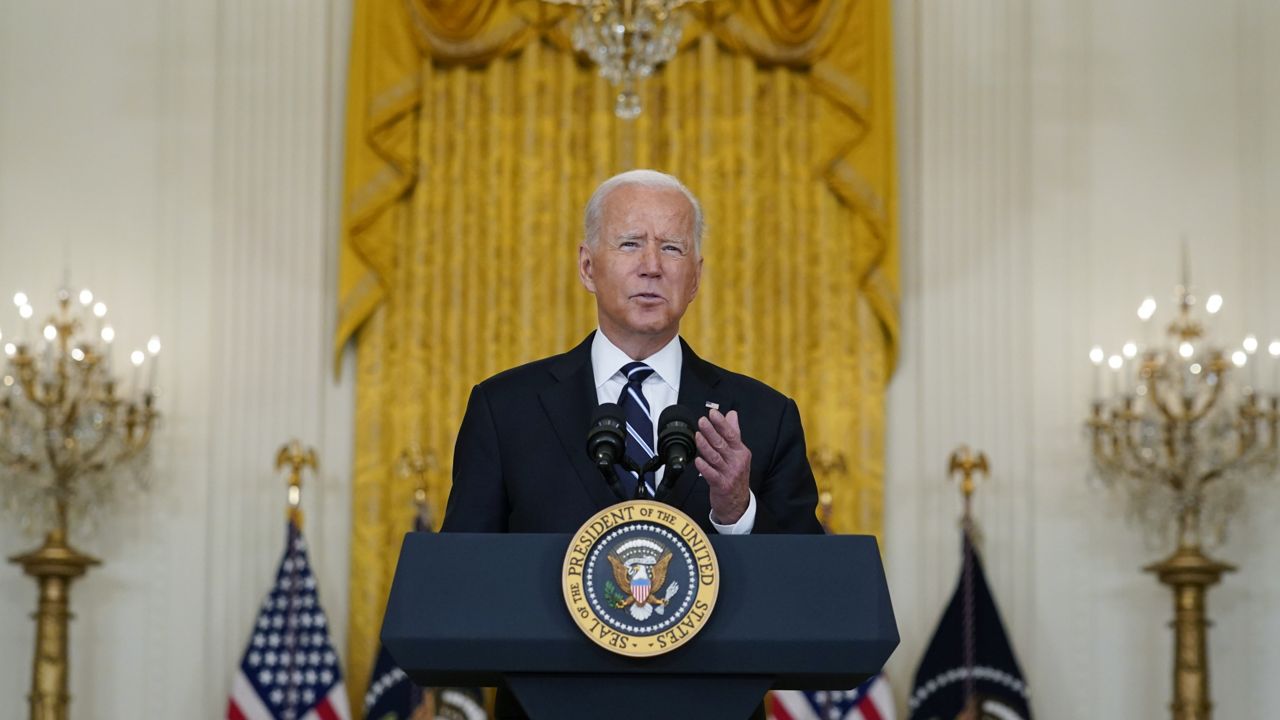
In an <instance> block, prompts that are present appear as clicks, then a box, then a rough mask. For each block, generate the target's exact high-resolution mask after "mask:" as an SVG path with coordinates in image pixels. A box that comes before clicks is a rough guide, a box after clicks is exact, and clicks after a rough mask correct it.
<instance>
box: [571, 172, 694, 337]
mask: <svg viewBox="0 0 1280 720" xmlns="http://www.w3.org/2000/svg"><path fill="white" fill-rule="evenodd" d="M601 215H602V222H601V227H600V237H598V238H597V239H596V242H595V243H594V244H590V243H588V244H584V245H583V246H582V247H580V248H579V249H578V274H579V276H580V277H581V278H582V284H583V285H585V286H586V288H587V290H589V291H590V292H591V293H592V294H594V295H595V296H596V310H597V313H598V315H599V318H600V328H601V329H602V330H604V332H605V335H607V336H608V337H609V339H610V340H612V341H613V342H614V343H615V344H618V345H619V347H621V348H622V349H623V350H629V348H628V346H631V347H635V348H645V349H648V350H649V351H650V352H652V351H656V350H658V349H660V348H661V346H662V345H664V344H666V343H667V342H668V341H670V340H671V338H672V337H675V334H676V332H678V331H679V329H680V318H681V317H683V316H684V311H685V309H686V308H688V307H689V303H690V302H691V301H692V300H693V296H694V295H696V294H697V292H698V281H699V279H700V278H701V277H702V258H701V257H700V256H699V255H698V253H697V252H696V251H695V250H694V243H693V207H692V206H691V205H690V204H689V201H688V200H687V199H686V198H685V197H684V195H683V194H681V193H680V192H679V191H678V190H672V189H667V188H650V187H644V186H642V185H623V186H622V187H619V188H617V189H615V190H614V191H613V192H611V193H610V194H609V195H608V196H607V197H606V198H605V201H604V205H603V207H602V213H601Z"/></svg>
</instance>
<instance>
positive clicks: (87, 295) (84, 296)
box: [80, 288, 93, 307]
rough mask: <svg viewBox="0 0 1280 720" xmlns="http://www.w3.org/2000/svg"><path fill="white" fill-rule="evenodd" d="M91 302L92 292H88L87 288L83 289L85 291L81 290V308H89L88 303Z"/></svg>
mask: <svg viewBox="0 0 1280 720" xmlns="http://www.w3.org/2000/svg"><path fill="white" fill-rule="evenodd" d="M91 302H93V291H92V290H90V289H89V288H85V289H83V290H81V291H80V305H81V306H83V307H88V306H89V303H91Z"/></svg>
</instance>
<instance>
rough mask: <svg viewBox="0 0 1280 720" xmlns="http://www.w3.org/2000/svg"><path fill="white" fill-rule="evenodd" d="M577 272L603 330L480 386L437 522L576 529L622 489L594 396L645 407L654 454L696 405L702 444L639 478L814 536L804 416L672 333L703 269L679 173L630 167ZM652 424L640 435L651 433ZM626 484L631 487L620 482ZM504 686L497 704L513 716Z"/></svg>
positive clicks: (592, 221) (708, 525)
mask: <svg viewBox="0 0 1280 720" xmlns="http://www.w3.org/2000/svg"><path fill="white" fill-rule="evenodd" d="M584 224H585V233H584V237H585V239H584V242H583V243H582V245H581V247H579V249H578V274H579V277H580V278H581V280H582V284H583V285H584V286H585V287H586V288H587V290H588V291H589V292H591V293H592V294H593V295H595V297H596V309H597V316H598V318H599V330H598V331H596V332H594V333H592V334H591V335H590V336H588V337H587V339H586V340H584V341H583V342H582V343H580V344H579V345H578V346H577V347H576V348H574V349H572V350H570V351H569V352H567V353H564V354H562V355H556V356H554V357H550V358H546V359H543V360H538V361H536V362H532V363H529V364H527V365H523V366H521V367H518V368H514V369H512V370H508V371H506V372H503V373H500V374H498V375H496V376H494V377H492V378H489V379H488V380H485V381H484V382H482V383H480V384H479V385H477V386H476V387H475V388H474V389H473V390H472V392H471V398H470V400H469V401H468V403H467V409H466V414H465V415H464V417H463V420H462V427H461V428H460V429H459V431H458V441H457V445H456V447H455V449H454V462H453V489H452V491H451V492H450V495H449V502H448V506H447V508H446V511H445V519H444V526H443V531H444V532H573V531H575V530H577V529H578V527H580V526H581V525H582V523H583V522H585V521H586V520H587V518H589V517H590V516H592V515H593V514H595V513H596V512H598V511H599V510H601V509H603V508H605V507H607V506H609V505H612V504H614V503H616V502H618V501H619V498H618V497H617V496H616V495H615V494H614V492H613V491H612V490H611V489H610V488H609V486H608V484H606V482H605V480H604V478H602V477H601V475H600V472H599V471H598V470H597V469H596V467H595V465H594V464H593V463H592V462H591V460H590V458H588V456H587V452H586V437H587V430H588V426H589V424H590V418H591V413H592V410H593V408H595V407H596V406H597V405H599V404H601V403H605V402H619V404H621V405H624V406H626V405H627V404H628V403H630V408H629V409H628V412H633V411H634V412H642V413H643V417H641V422H640V423H638V425H643V423H644V421H646V420H647V421H648V425H647V426H644V431H643V432H640V433H637V432H635V431H634V429H633V428H632V427H631V425H632V423H631V420H630V417H631V416H630V415H629V416H628V430H629V432H630V434H631V435H632V436H633V438H632V440H629V443H631V445H632V447H629V448H628V454H631V452H632V450H633V448H635V447H638V448H640V449H641V450H647V451H648V452H649V453H650V454H652V448H653V447H655V438H654V437H653V432H654V431H655V429H656V425H657V423H656V422H655V421H656V420H657V418H659V416H660V415H661V413H662V410H664V409H665V408H666V407H668V406H669V405H671V404H673V403H676V402H679V404H681V405H683V406H684V407H686V408H689V409H690V410H695V411H697V412H698V413H699V414H703V413H705V414H703V416H702V417H700V418H699V420H698V430H697V434H696V438H695V442H696V443H697V449H698V457H697V459H696V460H695V461H694V468H693V469H694V470H696V472H690V471H688V470H686V471H685V472H684V473H682V474H681V475H680V476H679V477H678V478H677V479H676V480H675V481H674V483H673V484H672V485H671V486H670V487H668V488H665V489H664V488H662V484H663V481H664V480H665V478H664V477H663V472H662V471H661V470H660V471H659V472H658V473H657V474H656V475H655V476H653V477H644V478H640V477H637V476H635V474H634V473H623V481H624V485H625V486H627V487H626V488H625V489H626V491H627V492H628V493H630V492H632V491H633V490H634V488H635V487H636V483H639V482H644V483H646V485H647V486H649V487H651V488H656V489H659V496H660V497H663V498H664V499H665V501H666V502H668V503H670V504H671V505H674V506H675V507H678V508H680V509H681V510H683V511H684V512H685V513H686V514H688V515H689V516H690V517H692V518H694V519H695V520H697V521H698V522H699V523H700V524H701V525H702V526H703V528H704V529H705V530H707V531H709V532H718V533H722V534H746V533H751V532H792V533H820V532H822V528H821V526H820V524H819V523H818V521H817V518H816V516H815V514H814V510H815V507H816V505H817V499H818V494H817V488H816V486H815V483H814V479H813V472H812V470H811V469H810V467H809V461H808V458H807V457H806V454H805V443H804V431H803V429H802V428H801V424H800V414H799V411H798V410H797V408H796V404H795V402H794V401H792V400H791V399H790V398H787V397H786V396H784V395H782V394H781V393H779V392H777V391H776V390H773V389H772V388H770V387H768V386H767V385H765V384H763V383H761V382H758V381H756V380H752V379H751V378H748V377H746V376H743V375H738V374H736V373H732V372H729V371H727V370H723V369H721V368H718V367H716V366H715V365H712V364H711V363H709V362H707V361H705V360H703V359H701V358H699V357H698V356H697V355H696V354H694V352H693V350H692V349H690V347H689V346H688V345H687V344H686V343H684V341H683V340H681V339H680V338H679V335H678V333H679V329H680V319H681V318H682V317H683V316H684V313H685V310H686V309H687V308H688V306H689V303H690V302H691V301H692V300H693V298H694V296H695V295H696V294H697V292H698V284H699V282H700V280H701V276H702V254H701V243H702V227H703V222H702V210H701V208H700V206H699V204H698V201H697V199H696V198H695V197H694V196H693V194H692V193H690V192H689V191H688V189H686V188H685V187H684V185H682V184H681V183H680V181H678V180H676V179H675V178H674V177H671V176H670V175H665V174H662V173H658V172H654V171H652V170H633V171H630V172H626V173H623V174H621V175H618V176H615V177H613V178H610V179H609V180H607V181H605V182H604V183H603V184H601V186H600V187H599V188H598V189H597V190H596V191H595V193H594V194H593V195H592V197H591V200H590V201H589V202H588V204H587V210H586V218H585V223H584ZM644 435H649V437H644ZM628 496H629V495H628ZM512 705H513V703H512V701H511V699H510V698H509V697H507V696H505V694H500V696H499V717H507V716H510V717H520V714H519V713H518V711H516V710H515V709H514V707H512Z"/></svg>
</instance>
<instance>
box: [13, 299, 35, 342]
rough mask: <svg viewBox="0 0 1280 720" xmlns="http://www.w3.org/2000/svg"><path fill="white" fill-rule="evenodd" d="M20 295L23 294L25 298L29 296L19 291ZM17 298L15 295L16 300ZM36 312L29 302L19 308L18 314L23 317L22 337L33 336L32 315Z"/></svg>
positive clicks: (28, 337)
mask: <svg viewBox="0 0 1280 720" xmlns="http://www.w3.org/2000/svg"><path fill="white" fill-rule="evenodd" d="M18 295H21V296H22V299H23V300H25V299H26V298H27V296H26V295H22V293H18ZM17 299H18V298H17V297H14V300H17ZM35 314H36V311H35V308H33V307H31V305H29V304H27V303H23V304H22V305H21V306H20V307H19V308H18V316H19V317H21V318H22V339H23V340H29V339H30V338H31V316H32V315H35Z"/></svg>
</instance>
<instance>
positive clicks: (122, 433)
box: [0, 287, 160, 720]
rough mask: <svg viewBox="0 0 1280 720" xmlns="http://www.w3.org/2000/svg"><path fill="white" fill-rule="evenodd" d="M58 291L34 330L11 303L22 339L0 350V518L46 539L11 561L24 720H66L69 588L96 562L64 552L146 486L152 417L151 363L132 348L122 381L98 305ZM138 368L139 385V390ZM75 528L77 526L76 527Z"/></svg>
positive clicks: (154, 350) (154, 351)
mask: <svg viewBox="0 0 1280 720" xmlns="http://www.w3.org/2000/svg"><path fill="white" fill-rule="evenodd" d="M78 299H79V301H80V302H79V306H78V307H75V306H73V305H74V304H73V302H72V297H71V291H70V290H68V289H67V288H66V287H63V288H62V289H61V290H59V291H58V295H57V307H56V309H55V311H54V312H53V313H51V314H50V315H49V316H48V319H47V320H46V321H45V323H44V324H43V327H42V328H41V331H40V332H39V333H38V335H37V334H36V333H34V332H33V328H32V318H33V316H34V315H35V310H34V309H33V308H32V306H31V304H30V303H29V302H28V299H27V296H26V295H25V294H24V293H18V294H16V295H15V296H14V298H13V300H14V304H15V305H16V306H17V307H18V315H19V318H20V323H19V324H20V326H21V328H22V329H21V331H20V332H19V333H18V337H16V338H12V339H7V338H4V337H3V336H2V335H0V342H3V341H4V340H6V339H7V340H8V341H7V342H4V354H5V358H6V360H7V362H6V364H5V368H4V371H3V374H2V377H3V384H2V385H0V509H3V510H6V511H8V512H9V513H10V514H13V515H15V516H16V517H17V518H18V520H19V521H20V523H21V524H23V525H24V526H25V527H26V528H27V529H31V530H37V531H44V532H45V540H44V544H43V545H42V546H41V547H39V548H37V549H36V550H33V551H31V552H28V553H24V554H22V555H17V556H15V557H13V558H11V561H12V562H14V563H15V564H17V565H20V566H21V567H22V569H23V571H24V572H26V574H28V575H30V576H32V577H33V578H35V579H36V582H37V584H38V587H39V601H38V604H37V609H36V614H35V616H34V617H35V620H36V647H35V662H33V665H32V666H33V668H34V670H33V674H32V679H31V694H30V696H29V702H30V708H31V717H32V718H41V719H42V720H43V719H45V718H49V719H51V720H52V719H62V718H66V717H67V715H68V708H67V705H68V696H67V687H68V684H69V683H68V677H67V675H68V664H67V655H68V651H67V640H68V635H67V622H68V620H69V619H70V610H69V592H70V585H71V582H72V581H73V580H75V579H76V578H78V577H80V576H81V575H83V574H84V573H85V572H87V571H88V569H89V568H90V567H92V566H94V565H97V564H98V562H99V561H98V560H97V559H95V558H93V557H92V556H89V555H87V554H85V553H82V552H80V551H79V550H77V549H76V548H74V547H72V546H71V544H70V542H69V540H68V538H69V533H70V529H71V525H72V521H73V520H76V521H84V520H88V519H90V518H91V516H92V515H93V514H94V513H97V512H100V511H102V509H103V508H104V507H107V506H108V505H109V504H110V503H111V501H113V500H115V499H117V498H118V497H119V496H120V495H122V494H125V493H127V492H129V491H130V490H131V489H134V490H141V489H144V488H145V485H146V473H145V472H144V470H145V468H146V466H147V464H148V460H149V458H148V448H149V445H150V440H151V431H152V428H153V427H154V426H155V422H156V418H157V414H156V411H155V408H154V401H155V389H154V383H155V370H156V356H157V355H158V353H159V352H160V340H159V338H156V337H154V336H153V337H152V338H151V340H150V341H149V342H148V343H147V351H148V353H149V356H150V362H149V363H148V355H147V354H144V353H143V352H142V351H141V350H135V351H134V352H133V353H132V354H131V356H130V361H131V362H132V365H133V368H132V373H131V381H130V383H129V384H128V385H122V383H120V382H119V381H117V380H116V377H115V375H114V374H113V372H112V367H111V366H112V357H111V356H112V352H111V350H112V345H113V343H114V341H115V330H114V329H113V328H112V327H111V326H110V325H107V324H106V314H107V306H106V305H105V304H103V303H102V302H101V301H99V302H96V303H95V302H94V298H93V293H92V292H90V291H89V290H82V291H81V292H80V294H79V298H78ZM144 364H147V365H148V367H146V368H145V371H146V380H145V383H144V381H143V372H144V367H143V366H144ZM81 524H83V523H81Z"/></svg>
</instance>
